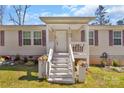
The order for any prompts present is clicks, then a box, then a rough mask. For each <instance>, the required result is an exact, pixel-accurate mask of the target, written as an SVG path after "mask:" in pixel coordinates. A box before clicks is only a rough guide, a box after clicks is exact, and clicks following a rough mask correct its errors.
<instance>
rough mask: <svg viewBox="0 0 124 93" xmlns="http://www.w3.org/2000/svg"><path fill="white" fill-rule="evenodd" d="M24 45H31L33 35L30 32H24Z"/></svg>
mask: <svg viewBox="0 0 124 93" xmlns="http://www.w3.org/2000/svg"><path fill="white" fill-rule="evenodd" d="M23 45H31V33H30V32H28V31H25V32H23Z"/></svg>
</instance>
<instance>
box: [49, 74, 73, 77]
mask: <svg viewBox="0 0 124 93" xmlns="http://www.w3.org/2000/svg"><path fill="white" fill-rule="evenodd" d="M50 77H51V78H63V77H67V78H72V75H71V74H69V73H64V74H63V73H51V74H50Z"/></svg>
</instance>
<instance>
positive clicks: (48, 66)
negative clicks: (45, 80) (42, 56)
mask: <svg viewBox="0 0 124 93" xmlns="http://www.w3.org/2000/svg"><path fill="white" fill-rule="evenodd" d="M52 58H53V49H52V48H50V50H49V55H48V60H47V62H48V65H47V67H46V73H47V75H48V76H49V74H50V70H51V60H52Z"/></svg>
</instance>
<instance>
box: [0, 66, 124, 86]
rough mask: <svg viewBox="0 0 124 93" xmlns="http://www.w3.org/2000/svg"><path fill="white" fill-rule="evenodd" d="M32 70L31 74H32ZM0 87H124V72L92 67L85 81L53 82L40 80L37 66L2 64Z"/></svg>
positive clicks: (0, 68)
mask: <svg viewBox="0 0 124 93" xmlns="http://www.w3.org/2000/svg"><path fill="white" fill-rule="evenodd" d="M30 72H31V75H30ZM27 74H28V75H27ZM0 87H2V88H3V87H19V88H22V87H24V88H29V87H30V88H34V87H38V88H43V87H45V88H46V87H47V88H63V87H65V88H97V87H105V88H106V87H121V88H123V87H124V73H118V72H115V71H106V70H104V69H103V68H99V67H90V69H89V71H88V72H87V78H86V82H85V83H77V84H73V85H62V84H51V83H48V82H47V81H46V80H43V81H39V80H38V78H37V67H36V66H25V65H17V66H2V67H0Z"/></svg>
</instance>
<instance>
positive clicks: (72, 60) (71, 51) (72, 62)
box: [69, 44, 75, 83]
mask: <svg viewBox="0 0 124 93" xmlns="http://www.w3.org/2000/svg"><path fill="white" fill-rule="evenodd" d="M69 55H70V62H71V66H72V72H73V73H72V78H73V81H74V83H75V63H74V62H75V59H74V54H73V50H72V46H71V44H69Z"/></svg>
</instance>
